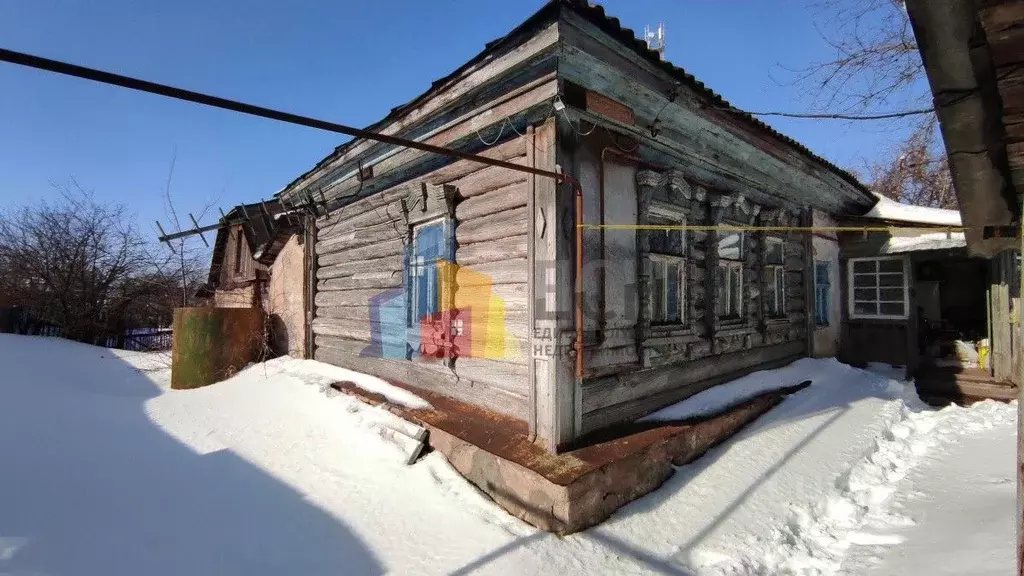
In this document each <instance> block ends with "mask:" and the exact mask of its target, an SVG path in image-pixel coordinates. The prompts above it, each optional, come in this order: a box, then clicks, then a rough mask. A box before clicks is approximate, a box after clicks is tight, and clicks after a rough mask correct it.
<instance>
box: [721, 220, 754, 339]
mask: <svg viewBox="0 0 1024 576" xmlns="http://www.w3.org/2000/svg"><path fill="white" fill-rule="evenodd" d="M723 225H724V226H735V227H737V228H740V227H741V226H742V225H740V224H730V223H723ZM723 232H728V233H736V234H739V236H740V239H739V247H738V249H739V255H738V257H737V258H735V259H733V258H723V257H722V251H721V242H722V233H723ZM714 234H715V236H714V238H715V248H716V252H717V254H718V264H717V268H725V274H724V275H723V278H724V280H725V282H724V284H723V285H719V283H718V282H717V273H718V271H717V270H716V271H715V274H716V282H715V317H716V318H717V319H718V321H719V322H724V323H732V322H742V321H743V314H744V312H745V310H746V302H744V299H743V283H744V278H743V273H744V269H745V268H746V248H747V243H748V240H747V233H746V231H744V230H727V231H723V230H717V231H715V233H714ZM733 268H735V269H737V270H738V271H739V276H738V277H739V286H738V288H739V296H738V298H739V299H738V300H736V298H737V296H736V295H735V294H733V293H732V283H731V282H729V270H730V269H733ZM723 287H724V288H725V292H724V296H725V298H726V301H725V302H726V306H725V309H726V310H728V311H729V313H728V314H726V315H724V316H723V315H721V314H719V313H718V302H719V301H720V295H719V290H720V289H722V288H723ZM734 301H736V302H738V303H739V306H738V308H737V310H736V313H735V314H733V313H732V304H733V302H734Z"/></svg>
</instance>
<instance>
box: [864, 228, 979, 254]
mask: <svg viewBox="0 0 1024 576" xmlns="http://www.w3.org/2000/svg"><path fill="white" fill-rule="evenodd" d="M966 246H967V239H966V238H964V233H963V232H932V233H930V234H918V235H916V236H893V237H891V238H889V240H888V241H887V242H886V243H885V244H884V245H883V246H882V248H881V250H880V251H881V253H882V254H903V253H905V252H921V251H924V250H948V249H951V248H965V247H966Z"/></svg>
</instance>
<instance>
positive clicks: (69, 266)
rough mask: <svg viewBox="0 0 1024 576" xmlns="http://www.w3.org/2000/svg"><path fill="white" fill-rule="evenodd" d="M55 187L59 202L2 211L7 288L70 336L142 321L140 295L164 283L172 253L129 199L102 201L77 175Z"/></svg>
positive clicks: (0, 258)
mask: <svg viewBox="0 0 1024 576" xmlns="http://www.w3.org/2000/svg"><path fill="white" fill-rule="evenodd" d="M55 187H56V188H57V189H58V191H59V192H60V195H61V196H60V200H59V201H57V202H42V203H40V204H38V205H35V206H25V207H22V208H17V209H13V210H9V211H7V212H4V213H2V214H0V263H2V264H0V266H2V268H3V272H4V279H3V284H4V285H3V286H2V288H3V289H4V290H5V291H7V293H8V294H9V295H10V296H11V299H12V300H13V301H14V302H15V303H16V304H18V305H21V306H23V307H25V308H27V309H29V310H31V311H32V312H33V314H35V315H36V316H38V317H40V318H43V319H45V320H46V321H48V322H51V323H53V324H56V325H58V326H59V327H60V329H61V333H62V335H64V336H66V337H68V338H72V339H75V340H81V341H84V342H100V341H101V339H103V338H105V337H107V336H110V335H116V334H123V333H124V330H126V329H128V328H132V327H136V326H132V325H133V324H137V323H138V322H139V321H140V319H139V318H132V313H133V311H134V312H137V311H138V310H139V305H140V303H141V302H142V301H143V300H144V299H146V298H150V299H152V298H153V297H155V296H158V295H159V294H160V293H162V292H165V291H166V287H167V282H166V270H167V260H168V259H167V258H166V257H164V258H161V257H160V256H158V255H157V253H156V251H155V250H154V247H153V245H152V244H151V243H150V242H148V241H147V240H146V239H145V238H144V237H143V236H142V235H141V234H140V233H139V231H138V230H137V228H136V227H135V225H134V223H133V219H132V218H131V215H130V214H128V213H127V211H126V209H125V207H124V206H123V205H120V204H107V203H100V202H98V201H96V199H95V197H94V196H93V194H92V192H90V191H87V190H85V189H83V188H82V187H81V186H79V185H78V183H77V182H75V181H74V180H71V182H70V184H68V185H66V186H58V185H55ZM148 313H150V314H153V313H157V311H155V310H152V309H151V310H149V311H148Z"/></svg>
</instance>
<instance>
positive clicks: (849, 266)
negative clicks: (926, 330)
mask: <svg viewBox="0 0 1024 576" xmlns="http://www.w3.org/2000/svg"><path fill="white" fill-rule="evenodd" d="M887 260H895V261H897V262H899V263H900V265H901V267H902V271H901V272H899V274H900V276H902V277H903V283H902V284H901V285H899V286H882V285H881V277H882V275H883V274H897V273H896V272H882V271H881V270H880V267H881V266H880V263H881V262H883V261H887ZM858 262H874V263H875V271H874V272H854V266H855V265H856V264H857V263H858ZM907 268H908V266H907V261H906V260H905V259H904V258H903V257H902V256H870V257H862V258H850V259H849V260H847V262H846V276H847V291H848V294H847V299H846V300H847V311H848V313H849V315H850V318H851V319H853V320H906V319H908V318H909V317H910V288H909V281H910V279H909V278H908V277H907V276H908V274H907V273H908V269H907ZM857 275H861V276H874V277H875V279H876V283H875V286H873V288H874V289H875V291H876V299H875V300H874V303H875V305H876V308H875V309H876V310H877V311H878V313H876V314H866V313H863V312H857V311H856V302H857V299H856V297H855V291H854V289H855V286H854V279H855V278H856V276H857ZM859 288H872V287H871V286H867V287H864V286H861V287H859ZM882 288H902V289H903V300H902V302H901V301H898V300H882V299H881V293H880V290H881V289H882ZM861 302H867V301H866V300H862V301H861ZM898 303H902V304H903V314H882V313H881V305H882V304H898Z"/></svg>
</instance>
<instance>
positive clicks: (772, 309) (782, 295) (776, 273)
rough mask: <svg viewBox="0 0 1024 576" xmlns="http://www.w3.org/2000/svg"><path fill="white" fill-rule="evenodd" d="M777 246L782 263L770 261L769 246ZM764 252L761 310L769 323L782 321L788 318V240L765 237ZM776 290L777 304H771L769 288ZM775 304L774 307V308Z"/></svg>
mask: <svg viewBox="0 0 1024 576" xmlns="http://www.w3.org/2000/svg"><path fill="white" fill-rule="evenodd" d="M770 244H777V245H778V246H779V254H780V255H781V258H780V261H778V262H771V261H769V259H768V254H769V245H770ZM762 250H763V252H764V258H763V262H764V265H763V267H762V270H763V275H764V280H763V282H762V286H763V287H762V290H761V295H762V298H761V302H762V306H761V309H762V311H763V312H764V317H765V319H766V320H767V321H772V320H780V319H785V318H786V240H785V239H784V238H780V237H779V236H765V237H764V242H763V245H762ZM770 286H771V287H772V289H773V290H774V291H773V292H772V294H774V296H775V302H774V303H773V302H771V301H770V300H769V299H768V294H769V287H770ZM773 304H774V306H773Z"/></svg>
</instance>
